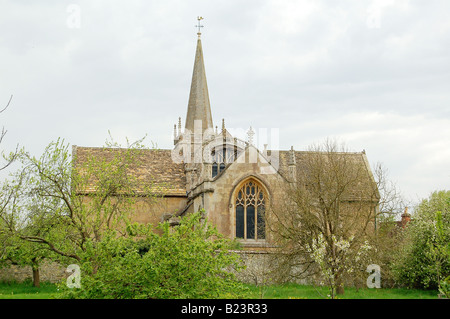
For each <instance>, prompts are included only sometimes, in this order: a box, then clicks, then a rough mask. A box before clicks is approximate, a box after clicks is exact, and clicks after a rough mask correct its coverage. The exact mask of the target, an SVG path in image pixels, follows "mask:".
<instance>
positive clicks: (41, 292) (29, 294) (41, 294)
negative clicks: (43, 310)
mask: <svg viewBox="0 0 450 319" xmlns="http://www.w3.org/2000/svg"><path fill="white" fill-rule="evenodd" d="M57 294H58V291H57V288H56V285H54V284H51V283H48V282H42V283H41V287H40V288H36V287H33V285H32V284H31V282H29V281H28V282H23V283H17V282H1V283H0V299H51V298H54V296H57Z"/></svg>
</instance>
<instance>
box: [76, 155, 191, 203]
mask: <svg viewBox="0 0 450 319" xmlns="http://www.w3.org/2000/svg"><path fill="white" fill-rule="evenodd" d="M126 151H129V150H127V149H123V148H101V147H80V146H73V150H72V154H73V157H74V159H75V163H74V166H75V167H81V166H82V165H83V163H87V161H88V160H89V158H90V157H95V158H96V159H99V160H104V161H106V162H108V161H111V160H112V159H114V158H115V156H117V155H118V154H119V153H120V152H126ZM132 151H133V152H136V154H135V155H136V160H135V161H133V162H132V163H133V164H131V165H129V166H128V167H127V175H132V176H134V177H135V178H137V180H138V183H137V186H136V188H137V189H135V190H134V191H136V192H137V193H139V192H143V188H144V185H151V186H150V188H151V191H152V192H153V193H157V194H161V195H165V196H186V176H185V173H184V167H183V164H182V163H176V162H174V161H173V160H172V157H171V150H160V149H145V150H132ZM140 181H142V183H141V182H140ZM79 192H81V193H92V192H95V182H94V181H89V183H88V184H87V185H86V186H85V189H83V190H79Z"/></svg>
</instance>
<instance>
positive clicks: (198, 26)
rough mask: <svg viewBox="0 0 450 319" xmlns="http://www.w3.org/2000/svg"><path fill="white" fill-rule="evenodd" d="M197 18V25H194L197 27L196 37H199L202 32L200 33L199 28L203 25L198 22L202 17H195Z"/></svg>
mask: <svg viewBox="0 0 450 319" xmlns="http://www.w3.org/2000/svg"><path fill="white" fill-rule="evenodd" d="M197 20H198V25H196V26H195V27H196V28H198V32H197V35H198V37H199V38H200V35H201V34H202V33H201V32H200V28H203V26H202V25H201V24H200V21H201V20H203V17H197Z"/></svg>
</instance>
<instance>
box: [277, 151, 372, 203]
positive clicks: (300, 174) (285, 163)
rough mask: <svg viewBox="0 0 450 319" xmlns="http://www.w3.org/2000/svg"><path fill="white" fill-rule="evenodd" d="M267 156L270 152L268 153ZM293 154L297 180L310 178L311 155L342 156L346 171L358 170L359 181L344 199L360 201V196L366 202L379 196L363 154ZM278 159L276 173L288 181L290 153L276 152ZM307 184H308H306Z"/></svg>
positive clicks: (296, 152) (299, 152)
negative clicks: (309, 159)
mask: <svg viewBox="0 0 450 319" xmlns="http://www.w3.org/2000/svg"><path fill="white" fill-rule="evenodd" d="M269 154H271V152H270V151H269ZM294 154H295V166H296V171H297V180H298V179H301V178H311V176H310V174H308V172H309V171H310V170H311V167H310V165H311V164H310V162H309V161H308V158H311V157H310V156H311V155H312V154H314V155H319V156H323V157H325V156H326V155H328V156H343V157H344V158H345V161H346V162H347V163H348V164H345V165H347V167H348V169H351V170H352V171H353V172H355V171H356V170H359V172H360V177H361V178H360V180H359V185H358V186H357V187H353V189H351V190H349V192H348V193H347V194H346V199H348V200H356V199H360V198H361V196H362V197H363V198H364V199H367V200H375V198H374V197H377V196H379V194H378V191H377V190H376V186H375V181H374V178H373V175H372V171H371V169H370V166H369V164H368V162H367V158H366V155H365V154H364V153H363V152H361V153H360V152H345V153H341V152H336V153H329V154H327V153H321V152H310V151H294ZM278 158H279V162H278V163H279V167H278V172H279V173H280V174H281V175H282V176H284V177H285V178H287V179H289V162H290V161H291V151H278ZM306 184H308V182H306Z"/></svg>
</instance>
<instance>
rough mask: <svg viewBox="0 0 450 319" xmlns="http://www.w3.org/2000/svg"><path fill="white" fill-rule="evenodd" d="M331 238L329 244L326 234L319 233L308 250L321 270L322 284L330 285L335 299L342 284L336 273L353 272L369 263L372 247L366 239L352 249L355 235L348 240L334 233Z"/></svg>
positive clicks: (347, 273) (331, 295)
mask: <svg viewBox="0 0 450 319" xmlns="http://www.w3.org/2000/svg"><path fill="white" fill-rule="evenodd" d="M331 239H332V241H333V243H332V244H329V243H327V242H326V241H325V238H324V236H323V235H322V234H319V236H318V238H316V239H314V240H313V242H312V244H311V245H310V246H309V247H308V249H307V250H308V252H309V253H310V256H311V258H312V259H313V260H314V262H315V265H316V267H318V269H319V271H320V278H321V281H320V285H326V286H327V287H329V296H330V298H331V299H334V298H336V292H337V289H338V285H339V284H340V283H339V281H338V280H337V278H336V274H338V273H339V274H341V275H349V274H353V273H354V272H356V271H357V270H360V268H363V267H364V266H365V265H368V264H369V263H368V260H369V251H370V250H371V249H372V247H371V246H370V245H369V243H368V241H366V242H365V243H364V244H363V245H358V248H356V249H355V248H353V249H351V246H352V244H354V243H353V240H354V237H353V236H352V237H350V238H349V239H348V240H346V239H343V238H339V239H338V238H336V236H334V235H333V236H332V237H331ZM330 248H332V250H331V249H330Z"/></svg>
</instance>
